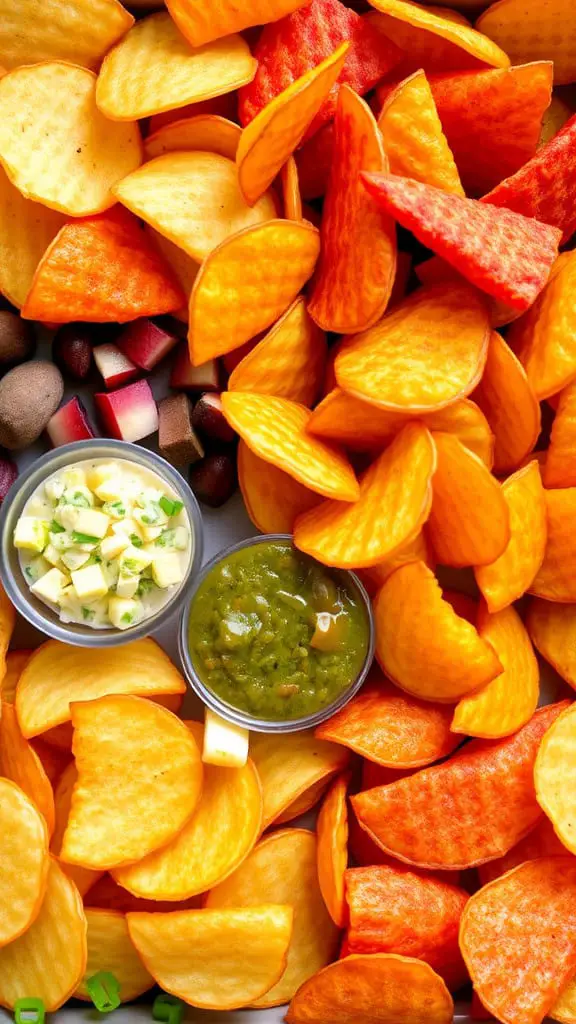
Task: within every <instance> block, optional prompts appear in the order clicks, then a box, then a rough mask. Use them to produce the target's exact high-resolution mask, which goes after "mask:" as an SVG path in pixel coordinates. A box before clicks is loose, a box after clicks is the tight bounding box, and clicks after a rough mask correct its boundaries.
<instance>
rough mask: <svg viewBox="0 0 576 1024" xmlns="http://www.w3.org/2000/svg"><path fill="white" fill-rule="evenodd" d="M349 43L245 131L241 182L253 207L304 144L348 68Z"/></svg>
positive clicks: (278, 98) (277, 98)
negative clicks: (331, 92) (310, 128)
mask: <svg viewBox="0 0 576 1024" xmlns="http://www.w3.org/2000/svg"><path fill="white" fill-rule="evenodd" d="M349 48H350V44H349V43H347V42H345V43H342V45H341V46H339V47H338V49H337V50H335V51H334V53H332V54H331V55H330V56H329V57H326V59H325V60H323V61H322V62H321V63H320V64H318V65H316V67H314V68H312V69H311V70H310V71H307V72H306V73H305V74H304V75H302V76H301V77H300V78H298V79H296V81H295V82H293V83H292V84H291V85H289V86H288V88H287V89H284V90H283V92H281V93H279V94H278V95H277V96H275V97H274V99H272V100H271V101H270V102H269V103H267V104H266V106H265V107H263V108H262V110H261V111H260V112H259V113H258V114H256V117H254V118H253V120H252V121H250V123H249V124H247V125H246V127H245V128H244V130H243V132H242V135H241V137H240V142H239V144H238V151H237V153H236V164H237V167H238V181H239V183H240V188H241V190H242V193H243V195H244V197H245V199H246V202H247V203H249V204H250V205H253V204H254V203H255V202H256V201H257V200H258V199H259V198H260V196H261V195H262V194H263V193H264V192H265V191H266V189H267V188H268V187H269V185H271V184H272V182H273V181H274V178H275V177H276V175H277V174H278V173H279V171H280V170H281V168H282V166H283V165H284V164H285V163H286V160H287V159H288V157H289V156H291V155H292V153H293V152H294V150H295V149H297V147H298V146H299V145H300V143H301V142H302V139H303V138H304V135H305V133H306V131H307V129H308V128H309V126H310V124H311V123H312V121H313V120H314V118H315V117H316V114H317V113H318V111H319V110H320V108H321V106H322V105H323V103H324V101H325V99H326V97H327V96H328V94H329V92H330V90H331V89H332V86H333V85H334V83H335V82H336V80H337V79H338V77H339V75H340V72H341V71H342V68H343V66H344V61H345V60H346V55H347V53H348V50H349Z"/></svg>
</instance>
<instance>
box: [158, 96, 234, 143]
mask: <svg viewBox="0 0 576 1024" xmlns="http://www.w3.org/2000/svg"><path fill="white" fill-rule="evenodd" d="M205 114H211V115H216V116H217V117H225V118H226V120H228V121H234V122H237V121H238V95H237V93H235V92H227V93H224V95H223V96H214V97H212V99H210V100H200V102H199V103H187V104H186V106H185V107H178V108H176V109H175V110H164V111H163V112H162V113H161V114H152V117H151V118H150V120H149V122H148V135H149V136H152V135H155V134H156V132H158V131H160V129H161V128H164V127H165V126H166V125H168V124H172V123H173V122H174V121H181V120H182V119H183V118H190V117H199V116H200V115H202V116H204V115H205ZM156 156H160V154H159V153H157V154H156Z"/></svg>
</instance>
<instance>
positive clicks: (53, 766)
mask: <svg viewBox="0 0 576 1024" xmlns="http://www.w3.org/2000/svg"><path fill="white" fill-rule="evenodd" d="M31 742H32V747H33V748H34V750H35V751H36V753H37V754H38V757H39V758H40V762H41V764H42V767H43V768H44V771H45V772H46V775H47V777H48V781H49V782H50V785H51V786H52V787H54V785H55V784H56V782H57V781H58V779H59V778H60V776H61V775H62V772H63V771H64V769H65V768H67V767H68V764H69V762H70V757H71V755H70V753H69V751H67V750H58V749H57V747H51V746H50V744H49V743H44V742H43V740H39V739H36V740H32V741H31Z"/></svg>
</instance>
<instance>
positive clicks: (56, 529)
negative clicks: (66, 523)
mask: <svg viewBox="0 0 576 1024" xmlns="http://www.w3.org/2000/svg"><path fill="white" fill-rule="evenodd" d="M50 533H66V530H65V529H64V527H63V526H60V523H57V522H56V520H55V519H53V520H52V522H51V523H50Z"/></svg>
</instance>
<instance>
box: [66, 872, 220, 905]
mask: <svg viewBox="0 0 576 1024" xmlns="http://www.w3.org/2000/svg"><path fill="white" fill-rule="evenodd" d="M63 867H66V865H65V864H64V865H63ZM84 906H85V907H93V908H94V909H96V910H115V911H116V912H117V913H120V914H128V913H130V912H131V911H143V912H145V913H153V912H156V911H158V912H159V913H160V912H168V911H172V910H197V909H198V908H199V907H201V906H202V898H201V897H200V896H193V897H192V898H191V899H189V900H182V901H181V902H178V903H174V902H170V901H168V900H140V899H138V897H137V896H133V895H132V893H131V892H128V890H127V889H123V888H122V886H121V885H118V884H117V883H116V882H115V881H114V879H113V878H112V875H109V874H103V875H102V876H101V877H100V878H99V879H98V881H97V882H96V883H95V884H94V885H92V886H91V887H90V890H89V891H88V892H87V894H86V896H85V899H84Z"/></svg>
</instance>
